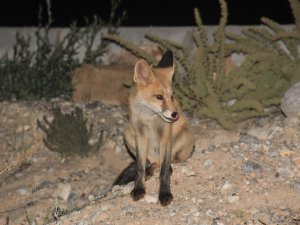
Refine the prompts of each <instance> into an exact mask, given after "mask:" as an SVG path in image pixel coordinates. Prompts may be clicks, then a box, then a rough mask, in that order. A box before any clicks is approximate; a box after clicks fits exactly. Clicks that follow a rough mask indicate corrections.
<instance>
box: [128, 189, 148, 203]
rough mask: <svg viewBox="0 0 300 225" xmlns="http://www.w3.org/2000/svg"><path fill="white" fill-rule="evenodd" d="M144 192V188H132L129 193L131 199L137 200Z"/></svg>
mask: <svg viewBox="0 0 300 225" xmlns="http://www.w3.org/2000/svg"><path fill="white" fill-rule="evenodd" d="M145 194H146V191H145V189H133V190H132V192H131V193H130V195H131V197H132V199H133V201H138V200H140V199H142V198H143V197H144V195H145Z"/></svg>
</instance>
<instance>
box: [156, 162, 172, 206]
mask: <svg viewBox="0 0 300 225" xmlns="http://www.w3.org/2000/svg"><path fill="white" fill-rule="evenodd" d="M171 171H172V167H171V165H170V160H166V159H164V160H163V162H162V165H161V168H160V176H159V178H160V189H159V196H158V199H159V202H160V204H161V205H162V206H167V205H169V204H170V203H171V201H172V200H173V195H172V193H171V189H170V172H171Z"/></svg>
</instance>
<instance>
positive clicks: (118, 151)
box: [115, 144, 122, 153]
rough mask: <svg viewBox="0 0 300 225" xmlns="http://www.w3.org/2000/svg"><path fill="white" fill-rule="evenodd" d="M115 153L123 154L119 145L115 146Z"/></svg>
mask: <svg viewBox="0 0 300 225" xmlns="http://www.w3.org/2000/svg"><path fill="white" fill-rule="evenodd" d="M115 152H116V153H120V152H122V148H121V147H120V146H119V145H118V144H116V146H115Z"/></svg>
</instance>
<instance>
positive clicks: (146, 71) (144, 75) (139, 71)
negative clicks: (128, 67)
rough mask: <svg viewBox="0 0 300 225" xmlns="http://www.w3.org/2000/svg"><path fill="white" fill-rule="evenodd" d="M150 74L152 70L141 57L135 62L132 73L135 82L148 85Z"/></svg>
mask: <svg viewBox="0 0 300 225" xmlns="http://www.w3.org/2000/svg"><path fill="white" fill-rule="evenodd" d="M152 76H153V74H152V70H151V68H150V66H149V65H148V63H147V62H146V61H145V60H143V59H141V60H139V61H138V62H137V63H136V64H135V67H134V75H133V81H134V82H135V83H138V84H144V85H148V84H150V83H151V79H152Z"/></svg>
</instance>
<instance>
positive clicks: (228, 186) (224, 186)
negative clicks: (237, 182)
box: [221, 181, 232, 192]
mask: <svg viewBox="0 0 300 225" xmlns="http://www.w3.org/2000/svg"><path fill="white" fill-rule="evenodd" d="M231 188H232V184H231V183H230V182H229V181H226V182H225V184H224V185H223V186H222V188H221V191H222V192H225V191H227V190H229V189H231Z"/></svg>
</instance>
